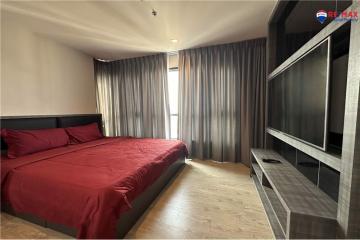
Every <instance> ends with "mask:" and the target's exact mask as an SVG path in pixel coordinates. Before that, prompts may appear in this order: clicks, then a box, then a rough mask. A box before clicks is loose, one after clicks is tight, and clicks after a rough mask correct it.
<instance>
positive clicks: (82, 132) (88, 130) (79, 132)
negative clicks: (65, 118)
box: [65, 123, 103, 144]
mask: <svg viewBox="0 0 360 240" xmlns="http://www.w3.org/2000/svg"><path fill="white" fill-rule="evenodd" d="M65 130H66V132H67V134H69V136H70V143H71V144H77V143H84V142H89V141H93V140H96V139H99V138H102V137H103V135H102V133H101V132H100V130H99V127H98V124H97V123H91V124H88V125H83V126H76V127H68V128H65Z"/></svg>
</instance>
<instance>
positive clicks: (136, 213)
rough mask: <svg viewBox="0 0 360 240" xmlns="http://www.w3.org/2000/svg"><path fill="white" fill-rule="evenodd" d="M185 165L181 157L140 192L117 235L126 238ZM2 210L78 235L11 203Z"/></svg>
mask: <svg viewBox="0 0 360 240" xmlns="http://www.w3.org/2000/svg"><path fill="white" fill-rule="evenodd" d="M184 166H185V158H184V157H181V158H179V159H178V160H177V161H176V162H174V163H173V164H171V165H170V166H169V167H168V168H167V169H166V170H165V172H163V173H162V174H161V176H160V177H159V178H158V179H157V180H156V181H155V182H154V183H153V184H152V185H150V186H149V187H148V188H147V189H146V190H145V191H144V192H143V193H142V194H140V195H139V196H138V197H137V198H136V199H135V200H134V201H133V202H132V207H133V208H132V209H130V210H129V211H127V212H125V213H123V214H121V216H120V218H119V220H118V222H117V226H116V237H117V238H124V237H125V236H126V234H127V233H128V232H129V230H130V229H131V228H132V227H133V226H134V225H135V223H136V222H137V220H138V219H139V218H140V217H141V216H142V214H143V213H144V212H145V211H146V209H147V208H148V207H149V206H150V205H151V203H152V202H153V201H154V200H155V199H156V198H157V196H158V195H159V194H160V193H161V191H162V190H163V189H164V188H165V187H166V185H168V184H170V182H172V180H173V179H175V177H176V176H177V175H178V172H179V170H181V169H182V168H183V167H184ZM1 211H3V212H6V213H8V214H10V215H13V216H16V217H19V218H22V219H25V220H27V221H29V222H32V223H35V224H38V225H41V226H43V227H46V228H51V229H53V230H56V231H58V232H62V233H64V234H67V235H70V236H72V237H76V232H77V231H76V229H74V228H70V227H67V226H64V225H60V224H55V223H51V222H48V221H46V220H44V219H40V218H38V217H36V216H33V215H31V214H19V213H16V212H15V211H14V210H13V209H12V208H11V207H10V206H9V205H5V206H1Z"/></svg>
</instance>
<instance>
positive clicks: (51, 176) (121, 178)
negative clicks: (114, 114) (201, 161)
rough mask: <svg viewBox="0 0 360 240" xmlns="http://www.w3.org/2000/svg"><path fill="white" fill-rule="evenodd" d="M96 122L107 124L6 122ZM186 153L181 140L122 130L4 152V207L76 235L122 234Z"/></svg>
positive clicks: (20, 124) (11, 121)
mask: <svg viewBox="0 0 360 240" xmlns="http://www.w3.org/2000/svg"><path fill="white" fill-rule="evenodd" d="M93 122H96V123H98V126H99V128H100V129H102V126H101V115H99V114H93V115H76V116H48V117H27V118H21V117H20V118H19V117H15V118H2V119H1V127H2V128H11V129H39V128H47V129H48V128H63V127H69V126H77V125H85V124H89V123H93ZM3 149H6V145H5V144H4V143H3V142H2V150H3ZM186 153H187V152H186V147H185V145H184V144H183V143H182V142H180V141H168V140H163V139H146V138H145V139H139V138H131V137H117V138H102V139H98V140H94V141H91V142H87V143H82V144H76V145H67V146H64V147H59V148H55V149H50V150H46V151H41V152H38V153H33V154H30V155H25V156H22V157H19V158H16V159H7V158H6V157H2V160H1V186H2V191H1V198H2V206H1V207H2V211H6V212H8V213H10V214H13V215H16V216H19V217H22V218H25V219H27V220H30V221H32V222H35V223H37V224H40V225H43V226H45V227H49V228H53V229H55V230H58V231H60V232H64V233H66V234H69V235H71V236H76V237H77V238H122V237H124V236H125V235H126V233H127V232H128V231H129V230H130V228H131V227H132V226H133V225H134V224H135V223H136V220H137V219H138V218H139V217H140V216H141V215H142V213H143V212H144V211H145V210H146V208H147V207H148V206H149V205H150V204H151V202H152V201H153V200H154V199H155V198H156V196H157V195H158V194H159V193H160V191H161V190H162V189H163V188H164V186H166V184H167V183H168V182H169V181H170V180H171V179H172V178H173V177H174V176H175V175H176V173H177V172H178V170H180V169H181V167H182V166H183V165H184V160H185V155H186Z"/></svg>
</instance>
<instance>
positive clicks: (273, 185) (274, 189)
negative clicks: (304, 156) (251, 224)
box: [251, 149, 337, 239]
mask: <svg viewBox="0 0 360 240" xmlns="http://www.w3.org/2000/svg"><path fill="white" fill-rule="evenodd" d="M251 153H252V163H251V174H252V177H253V179H254V182H255V185H256V188H257V190H258V192H259V194H260V197H261V199H262V202H263V203H264V206H265V210H266V213H267V216H268V218H269V221H270V224H271V226H272V228H273V230H274V234H275V237H276V238H281V239H283V238H303V239H306V238H335V237H336V227H337V220H336V216H337V203H336V202H335V201H334V200H332V199H331V198H330V197H329V196H328V195H326V194H325V193H324V192H323V191H321V190H320V189H319V188H317V187H316V186H315V185H314V184H313V183H312V182H311V181H310V180H308V179H307V178H306V177H305V176H304V175H302V174H301V173H300V172H299V171H298V170H297V169H296V168H295V167H293V166H292V165H291V164H290V163H289V162H288V161H287V160H285V159H284V158H283V157H282V156H280V155H279V154H278V153H276V152H275V151H272V150H265V149H252V150H251ZM269 158H270V159H276V160H279V161H280V162H281V164H273V163H266V162H264V161H262V160H263V159H269Z"/></svg>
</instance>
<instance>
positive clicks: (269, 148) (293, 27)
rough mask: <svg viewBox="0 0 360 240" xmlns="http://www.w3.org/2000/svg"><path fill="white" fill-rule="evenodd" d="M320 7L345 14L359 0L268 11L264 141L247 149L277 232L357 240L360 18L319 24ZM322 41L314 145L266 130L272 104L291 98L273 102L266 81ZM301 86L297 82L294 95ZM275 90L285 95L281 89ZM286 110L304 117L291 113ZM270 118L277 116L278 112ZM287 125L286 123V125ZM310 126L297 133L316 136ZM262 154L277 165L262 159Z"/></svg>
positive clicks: (286, 0)
mask: <svg viewBox="0 0 360 240" xmlns="http://www.w3.org/2000/svg"><path fill="white" fill-rule="evenodd" d="M319 9H323V10H325V11H337V13H338V14H339V16H340V15H347V13H350V12H351V13H352V12H360V2H359V1H358V0H344V1H320V0H314V1H305V0H295V1H291V0H280V1H277V3H276V6H275V8H274V10H273V12H272V14H271V16H270V19H269V23H268V36H267V59H266V60H267V80H266V98H265V100H266V103H265V104H266V106H265V109H266V113H265V129H266V130H265V144H264V146H262V145H258V146H259V147H260V146H261V147H264V149H263V150H260V149H253V151H252V154H251V157H252V166H251V171H252V175H253V179H254V182H255V184H256V187H257V189H258V191H259V194H260V198H261V200H262V202H263V205H264V208H265V210H266V212H267V214H268V219H269V222H270V224H271V226H272V229H273V232H274V235H275V237H277V238H281V239H283V238H329V237H330V238H342V239H343V238H345V239H360V211H359V210H360V68H359V66H360V19H351V18H341V19H340V18H337V19H333V18H331V17H329V18H327V19H326V21H325V22H324V23H323V24H321V23H319V22H318V21H317V19H316V14H317V12H318V11H319ZM328 38H330V39H331V40H330V46H329V48H330V51H329V52H330V56H329V58H328V71H327V73H328V74H329V78H328V85H327V88H328V89H327V101H326V104H327V105H326V107H325V108H326V109H327V114H325V117H326V118H327V120H328V121H327V122H326V124H325V125H326V126H325V127H324V128H325V136H324V144H322V145H323V147H321V148H319V147H316V146H314V145H313V144H309V141H306V139H305V141H304V139H303V138H301V139H299V138H298V137H297V135H296V134H295V135H294V134H293V132H291V134H286V133H285V132H284V131H282V132H280V131H281V129H280V131H277V130H275V128H274V127H272V125H271V124H270V120H271V117H274V114H275V115H276V111H273V109H274V107H271V106H273V105H275V107H276V106H277V105H279V106H281V107H282V108H285V109H287V106H286V104H290V103H291V102H290V101H292V99H288V98H285V97H284V98H281V99H280V100H279V101H275V102H276V104H273V103H274V101H273V102H271V101H270V100H271V98H270V99H269V96H270V95H271V94H269V91H270V90H271V89H269V87H270V86H271V84H269V81H272V79H274V77H276V76H278V74H281V73H283V72H284V71H286V70H287V69H288V68H289V67H291V65H293V64H294V63H295V62H296V61H298V60H299V59H301V58H302V57H303V56H305V55H306V54H308V53H309V52H311V51H312V50H313V49H314V48H316V46H318V45H319V44H321V43H322V42H323V41H324V40H325V39H328ZM312 67H316V66H314V65H312ZM304 83H305V82H304ZM301 89H302V90H301ZM305 90H306V89H305V88H304V87H303V86H301V85H300V86H299V91H300V92H301V91H305ZM281 91H283V92H281ZM280 92H281V94H285V96H286V94H291V91H289V90H286V89H280ZM304 96H305V95H304ZM277 102H278V103H277ZM271 104H273V105H271ZM314 104H315V105H316V104H317V103H314ZM284 106H285V107H284ZM319 109H320V108H315V109H314V111H311V112H310V114H312V115H313V116H314V119H316V117H317V115H319V114H321V111H322V110H319ZM321 109H324V108H321ZM286 114H287V115H286V117H289V116H290V117H292V118H302V114H294V111H287V113H286ZM275 117H276V118H275V120H276V119H280V120H281V121H282V118H283V117H284V116H282V115H281V114H278V115H276V116H275ZM302 121H303V120H302ZM288 125H289V124H288ZM291 126H292V125H291ZM291 126H290V125H289V126H287V125H286V124H285V129H286V128H287V127H291ZM314 126H315V124H314V123H312V121H308V122H307V123H306V124H305V125H304V126H301V129H299V131H308V132H314V133H315V132H316V131H312V128H313V127H314ZM275 127H276V129H279V128H278V127H277V126H275ZM281 127H282V125H281ZM292 127H294V126H292ZM258 146H254V147H258ZM262 158H274V159H278V160H280V161H281V162H282V163H281V164H271V163H264V162H263V161H262V160H261V159H262ZM323 207H326V208H323Z"/></svg>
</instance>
